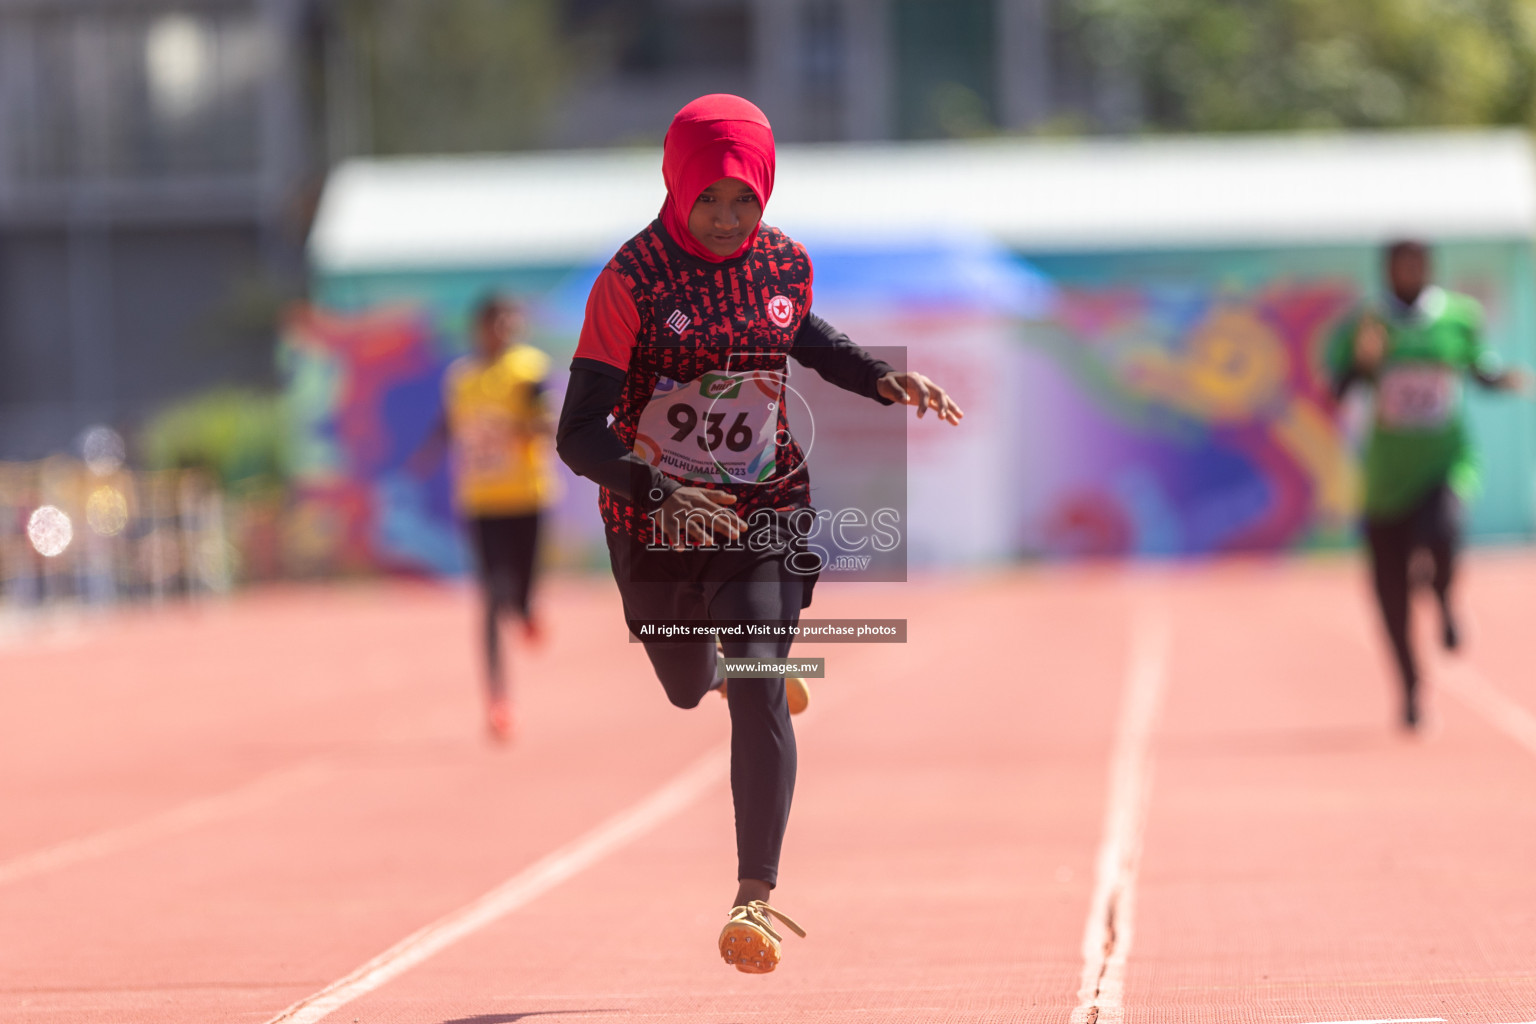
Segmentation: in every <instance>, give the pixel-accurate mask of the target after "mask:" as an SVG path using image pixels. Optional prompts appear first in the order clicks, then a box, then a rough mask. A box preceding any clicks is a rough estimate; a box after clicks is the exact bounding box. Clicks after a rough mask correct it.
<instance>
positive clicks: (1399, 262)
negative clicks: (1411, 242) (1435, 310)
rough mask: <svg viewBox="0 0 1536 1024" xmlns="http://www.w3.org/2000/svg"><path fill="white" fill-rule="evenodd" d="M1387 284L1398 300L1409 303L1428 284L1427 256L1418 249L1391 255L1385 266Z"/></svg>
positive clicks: (1405, 250)
mask: <svg viewBox="0 0 1536 1024" xmlns="http://www.w3.org/2000/svg"><path fill="white" fill-rule="evenodd" d="M1387 283H1388V284H1390V285H1391V286H1392V294H1393V295H1396V296H1397V297H1398V299H1399V300H1401V301H1403V302H1408V303H1411V302H1413V301H1414V300H1416V299H1417V298H1418V297H1419V293H1420V292H1422V291H1423V290H1424V286H1425V285H1427V284H1429V254H1428V253H1426V252H1424V251H1422V250H1419V249H1404V250H1402V251H1400V252H1396V253H1393V255H1392V260H1391V262H1390V263H1388V264H1387Z"/></svg>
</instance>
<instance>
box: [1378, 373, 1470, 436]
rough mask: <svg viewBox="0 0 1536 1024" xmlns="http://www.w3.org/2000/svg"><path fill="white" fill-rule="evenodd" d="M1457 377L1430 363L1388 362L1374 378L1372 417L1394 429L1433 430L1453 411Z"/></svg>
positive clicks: (1448, 417)
mask: <svg viewBox="0 0 1536 1024" xmlns="http://www.w3.org/2000/svg"><path fill="white" fill-rule="evenodd" d="M1460 387H1461V378H1460V375H1459V374H1458V373H1457V372H1456V370H1455V369H1453V368H1451V367H1449V366H1441V365H1437V364H1434V363H1404V364H1402V365H1399V366H1390V367H1388V368H1387V369H1386V370H1384V371H1383V372H1382V374H1381V378H1380V379H1379V380H1378V381H1377V382H1376V418H1377V420H1378V421H1379V422H1380V423H1381V425H1382V426H1384V427H1389V428H1391V429H1394V430H1433V429H1436V428H1439V427H1443V426H1445V425H1446V424H1447V423H1449V422H1450V421H1451V418H1452V417H1453V416H1455V415H1456V403H1457V399H1458V398H1459V397H1460V390H1459V389H1460Z"/></svg>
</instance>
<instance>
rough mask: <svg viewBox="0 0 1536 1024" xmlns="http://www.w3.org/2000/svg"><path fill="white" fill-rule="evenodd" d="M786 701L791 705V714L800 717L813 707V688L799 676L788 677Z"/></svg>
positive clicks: (785, 682)
mask: <svg viewBox="0 0 1536 1024" xmlns="http://www.w3.org/2000/svg"><path fill="white" fill-rule="evenodd" d="M784 700H785V703H787V704H788V705H789V713H790V714H792V715H798V714H799V713H800V712H802V711H804V710H805V709H806V708H808V707H810V706H811V688H810V686H809V685H807V684H806V681H805V680H804V679H801V678H799V677H798V676H791V677H788V678H786V679H785V680H784Z"/></svg>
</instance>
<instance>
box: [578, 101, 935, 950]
mask: <svg viewBox="0 0 1536 1024" xmlns="http://www.w3.org/2000/svg"><path fill="white" fill-rule="evenodd" d="M773 174H774V144H773V131H772V129H771V128H770V127H769V125H768V119H767V118H766V117H764V116H763V113H762V111H760V110H758V109H757V107H755V106H754V105H752V104H751V103H749V102H748V101H746V100H744V99H742V98H741V97H739V96H730V95H724V94H719V95H712V96H703V97H700V98H699V99H697V100H694V101H693V102H692V103H690V104H688V105H687V106H685V107H684V108H683V109H682V110H680V111H678V113H677V116H676V117H675V118H673V120H672V126H671V128H670V129H669V130H668V131H667V138H666V143H665V146H664V149H663V155H662V177H663V178H664V179H665V181H666V185H667V198H666V202H665V205H663V207H662V209H661V215H660V216H659V217H658V218H657V219H656V220H654V221H653V222H651V224H650V225H649V226H647V227H646V228H645V229H644V230H642V231H641V232H640V233H639V234H637V235H635V237H634V238H632V239H630V240H629V241H628V242H626V243H625V244H624V246H623V247H622V248H620V249H619V251H618V253H617V254H616V255H615V256H614V257H613V259H612V260H611V261H610V262H609V263H608V265H607V267H606V268H605V269H604V270H603V272H602V273H601V275H600V276H599V277H598V279H597V282H596V284H594V285H593V288H592V293H591V295H590V296H589V297H588V299H587V315H586V321H585V323H584V324H583V326H582V330H581V340H580V342H579V343H578V345H577V347H576V355H575V358H574V359H573V360H572V361H571V380H570V387H569V390H568V391H567V392H566V399H565V407H564V409H563V410H562V412H561V415H560V426H559V430H558V432H557V449H558V451H559V453H560V457H561V458H562V459H564V460H565V462H566V464H567V465H569V466H570V467H571V469H572V470H574V471H575V472H577V473H579V474H581V475H583V476H586V477H589V478H591V479H592V480H595V481H596V482H597V483H598V484H599V485H600V488H601V489H600V491H599V499H598V506H599V508H600V510H601V512H602V516H603V523H604V525H605V526H606V528H607V529H606V534H607V541H608V552H609V556H610V559H611V561H612V564H613V574H614V580H615V581H616V582H617V583H618V587H619V594H620V597H621V599H622V601H623V605H624V616H625V619H626V621H627V623H628V624H629V628H630V631H631V632H632V633H633V634H635V635H636V636H637V637H642V638H646V637H649V636H654V635H655V633H654V625H655V624H657V623H663V622H678V621H692V622H696V623H700V624H703V625H705V626H713V627H715V628H720V629H725V630H727V633H726V634H725V635H724V636H723V637H722V642H721V644H720V646H719V648H718V649H717V645H716V642H715V640H714V639H713V638H712V637H711V636H708V635H706V636H705V637H683V638H677V639H644V640H643V642H644V646H645V652H646V655H647V656H648V657H649V658H650V660H651V665H652V667H653V668H654V669H655V672H656V675H657V678H658V679H660V681H661V684H662V687H663V688H664V689H665V690H666V692H667V696H668V698H670V699H671V701H672V703H674V704H676V705H677V706H679V707H683V708H692V707H695V706H697V705H698V703H699V701H700V700H702V699H703V697H704V695H705V694H706V693H708V692H709V691H710V690H712V689H719V690H724V692H725V696H726V699H727V703H728V705H729V707H730V715H731V796H732V799H733V802H734V804H735V810H736V852H737V871H736V878H737V883H738V885H737V890H736V897H735V901H734V904H733V906H732V908H731V911H730V914H729V917H728V919H727V921H726V924H725V927H724V928H723V929H722V931H721V933H720V937H719V947H720V953H721V956H722V957H723V958H724V959H725V961H726V963H728V964H734V965H735V966H736V968H737V969H738V970H741V971H746V972H748V973H754V974H761V973H766V972H768V971H771V970H773V969H774V968H775V967H776V966H777V965H778V962H779V954H780V949H779V939H780V936H779V934H778V932H777V931H776V930H775V929H774V926H773V921H772V919H773V918H777V919H778V920H780V921H782V922H784V923H785V924H786V925H788V926H789V927H790V928H791V929H793V930H794V931H795V932H797V933H798V934H800V935H804V934H805V933H804V932H803V931H801V930H800V928H799V927H798V926H797V925H795V924H794V923H793V922H792V921H790V920H789V919H788V918H787V917H785V916H784V915H783V914H781V913H780V912H779V911H778V910H777V909H776V908H774V907H771V906H769V904H768V896H769V893H770V891H771V890H772V889H773V888H774V886H775V885H776V884H777V882H778V867H779V850H780V847H781V846H782V844H783V840H784V829H785V826H786V824H787V822H788V820H789V805H790V798H791V795H792V794H793V792H794V785H795V734H794V728H793V727H792V725H791V724H790V719H789V716H790V714H791V713H792V712H798V711H800V710H802V709H803V708H804V706H805V705H806V703H807V702H808V700H809V694H808V691H807V690H806V688H805V682H804V680H800V679H795V678H792V677H791V678H790V679H788V680H786V679H785V678H784V677H778V676H774V677H766V678H740V677H738V678H733V679H732V680H731V683H730V686H729V687H725V686H724V681H725V680H724V674H723V673H724V668H723V663H722V662H721V657H722V655H724V656H729V657H733V658H738V657H739V658H783V657H786V656H787V655H788V653H789V645H790V641H789V639H788V638H787V637H783V636H767V637H764V636H751V635H740V634H736V635H732V634H731V633H730V632H729V629H730V627H731V626H737V625H740V624H744V623H771V624H778V625H792V624H794V623H796V622H798V621H799V616H800V610H801V609H802V608H804V607H806V606H808V605H809V604H810V601H811V588H812V587H813V586H814V584H815V580H816V571H817V570H818V568H819V565H817V564H816V559H815V558H814V557H811V554H810V552H809V551H808V550H807V548H806V545H805V542H804V534H805V530H804V528H803V527H804V525H805V521H806V519H807V518H808V517H809V516H810V515H811V514H812V513H810V511H809V510H810V487H809V483H808V480H807V475H806V471H805V465H804V459H805V457H804V454H803V452H802V451H801V450H800V447H799V445H797V444H796V443H795V441H794V439H793V438H792V437H791V436H790V432H789V421H788V418H787V416H786V413H785V410H784V401H783V396H784V392H783V380H784V374H785V372H786V370H787V362H786V361H787V359H788V358H790V357H793V358H794V359H795V360H796V361H797V362H799V363H801V364H802V365H804V366H807V367H809V368H811V369H813V370H815V371H816V372H817V373H819V374H820V375H821V376H822V377H824V378H825V379H827V380H828V381H831V382H832V383H834V384H836V385H838V386H839V387H842V388H844V389H846V390H848V391H851V392H854V393H855V394H859V395H863V396H865V397H867V398H871V399H874V400H875V401H878V402H881V403H883V404H886V405H889V404H891V403H893V402H903V403H905V404H907V405H915V406H917V414H918V416H922V415H923V413H924V412H925V411H926V410H928V409H933V410H934V411H935V412H936V413H937V414H938V416H939V418H940V419H942V420H944V421H946V422H948V423H951V424H958V423H959V422H960V418H961V416H962V415H963V414H962V412H961V411H960V408H959V406H957V405H956V404H955V403H954V402H953V401H952V400H951V399H950V398H949V396H948V395H947V394H945V392H944V391H943V390H942V389H941V388H939V387H938V386H937V385H935V384H934V383H933V382H932V381H930V380H928V379H927V378H926V377H924V376H923V375H921V374H918V373H898V372H896V371H895V370H893V369H892V368H891V367H890V366H889V365H888V364H886V363H883V362H880V361H879V360H876V359H874V358H872V357H871V356H870V355H869V354H868V353H867V352H865V351H864V350H863V349H861V348H859V347H858V346H857V345H855V344H853V342H851V341H850V340H849V339H848V337H847V335H844V334H841V333H839V332H838V331H836V330H835V329H833V328H832V327H831V326H830V325H829V324H827V323H826V322H825V321H824V320H822V319H820V318H819V317H816V316H813V315H812V314H811V311H810V310H811V280H812V273H811V261H810V259H809V257H807V256H806V253H805V250H804V249H803V248H801V246H800V245H799V244H797V243H796V242H794V241H793V240H792V239H790V238H789V237H788V236H787V235H785V234H784V233H783V232H782V231H779V230H778V229H777V228H772V227H769V226H768V225H766V224H764V223H762V215H763V207H764V206H765V205H767V203H768V199H769V197H770V196H771V195H772V194H773ZM765 398H768V399H771V400H769V401H765V400H764V399H765ZM610 417H612V422H611V425H610V422H609V418H610ZM647 624H650V625H651V627H652V628H651V629H648V628H647Z"/></svg>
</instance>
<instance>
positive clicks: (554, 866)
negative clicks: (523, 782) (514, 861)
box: [267, 747, 730, 1024]
mask: <svg viewBox="0 0 1536 1024" xmlns="http://www.w3.org/2000/svg"><path fill="white" fill-rule="evenodd" d="M729 764H730V751H729V749H728V748H725V747H721V748H719V749H717V750H713V751H711V752H710V753H708V754H706V755H704V756H703V757H701V758H700V759H699V760H697V761H695V762H694V763H693V764H692V765H691V766H689V767H688V768H687V769H685V770H684V771H683V772H682V773H681V774H679V775H677V776H676V777H674V778H673V779H672V780H671V781H670V782H668V783H666V784H665V785H663V786H662V787H661V788H660V789H658V790H656V791H655V792H653V793H652V794H651V795H650V796H648V797H646V798H645V799H644V800H641V801H640V802H639V803H638V804H635V805H634V806H632V807H630V808H629V809H628V810H625V811H620V812H619V813H618V814H616V815H614V816H613V817H611V818H609V819H608V820H607V821H605V822H603V823H602V824H600V825H598V826H597V827H596V828H594V829H592V831H590V832H588V833H586V834H585V835H583V836H581V837H580V838H578V839H576V840H575V841H574V842H571V843H569V844H568V845H566V846H564V847H562V848H560V849H558V850H556V851H554V852H553V853H551V854H549V855H548V856H546V857H544V858H542V859H540V860H538V861H535V862H534V863H533V864H531V865H529V866H528V867H526V868H524V869H523V870H522V871H519V872H518V873H517V874H515V875H513V876H512V877H511V878H509V879H507V880H506V881H505V882H503V883H501V884H500V885H498V886H497V887H496V888H494V889H492V890H491V891H490V892H488V893H486V894H485V895H484V896H481V897H480V898H479V899H476V900H475V901H474V902H472V903H469V904H467V905H466V906H463V907H461V908H459V909H458V910H455V911H453V912H452V913H450V914H448V915H447V916H445V917H441V918H438V919H437V920H436V921H434V922H432V923H431V924H429V925H427V926H426V927H425V928H422V929H420V930H419V931H417V932H415V933H414V934H412V935H408V936H406V937H405V938H404V939H401V940H400V941H399V942H397V943H395V944H394V945H393V946H391V947H390V948H389V949H386V950H385V951H384V952H382V953H380V954H379V955H378V956H376V957H374V958H373V959H372V960H369V961H368V962H367V963H365V964H363V965H362V966H361V967H358V968H357V969H356V970H354V971H352V972H351V973H350V974H348V975H346V976H345V977H342V978H338V979H337V980H336V981H333V982H331V983H330V984H329V985H327V986H326V987H325V988H323V989H321V990H320V991H319V992H316V993H315V994H314V995H312V996H309V997H307V998H305V999H301V1000H299V1001H298V1002H296V1003H294V1004H293V1005H292V1006H290V1007H288V1009H286V1010H284V1011H283V1012H282V1013H279V1014H278V1015H277V1016H276V1017H273V1018H272V1019H271V1020H269V1021H267V1024H316V1022H317V1021H321V1020H324V1019H325V1018H326V1017H328V1016H329V1015H330V1014H332V1013H334V1012H335V1011H337V1010H339V1009H340V1008H341V1007H343V1006H345V1005H347V1004H348V1003H350V1002H352V1001H353V1000H354V999H358V998H360V997H362V996H364V995H367V994H368V993H369V992H372V991H373V990H374V989H376V988H379V987H380V986H382V985H384V984H385V983H387V982H389V981H390V980H391V979H393V978H395V977H397V976H399V975H401V974H404V973H405V972H406V971H408V970H410V969H411V968H412V967H415V966H416V965H417V964H420V963H422V962H423V961H424V960H427V959H428V958H429V957H432V956H434V955H436V954H437V953H440V952H442V951H443V950H445V949H447V948H448V947H449V946H451V945H453V944H454V943H456V942H458V941H459V940H460V939H463V938H466V937H467V936H469V935H472V934H474V933H475V932H477V931H479V930H480V929H482V928H484V927H485V926H486V925H489V924H493V923H495V922H496V921H498V920H500V919H501V918H503V917H505V916H506V915H508V914H510V913H512V912H513V911H514V910H517V909H518V908H520V907H523V906H526V905H527V904H528V903H531V902H532V901H533V900H535V899H537V898H538V897H540V896H542V895H543V894H544V893H546V892H548V891H549V890H551V889H553V888H555V887H556V886H558V885H559V884H560V883H561V882H564V881H566V880H567V879H569V878H571V877H573V876H575V875H578V874H580V873H581V872H582V871H585V870H586V869H587V868H589V867H591V866H592V865H594V864H596V863H597V862H598V861H600V860H602V859H603V858H604V857H606V856H607V855H608V854H610V853H613V852H614V851H615V850H618V849H620V848H622V847H624V846H626V845H628V844H629V843H631V842H633V841H635V840H636V839H639V838H640V837H641V836H643V835H645V834H646V833H647V832H649V831H651V830H652V829H653V828H655V827H656V826H657V825H660V824H661V823H662V822H664V821H666V820H667V819H668V818H671V817H673V816H674V815H676V814H678V813H680V812H681V811H683V810H685V809H687V808H688V807H689V806H690V805H691V804H693V803H694V801H696V800H698V798H699V797H701V796H702V795H704V793H705V792H707V791H708V790H709V789H710V787H712V786H714V785H716V784H718V783H720V782H723V781H724V780H725V779H726V777H727V768H728V766H729Z"/></svg>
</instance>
